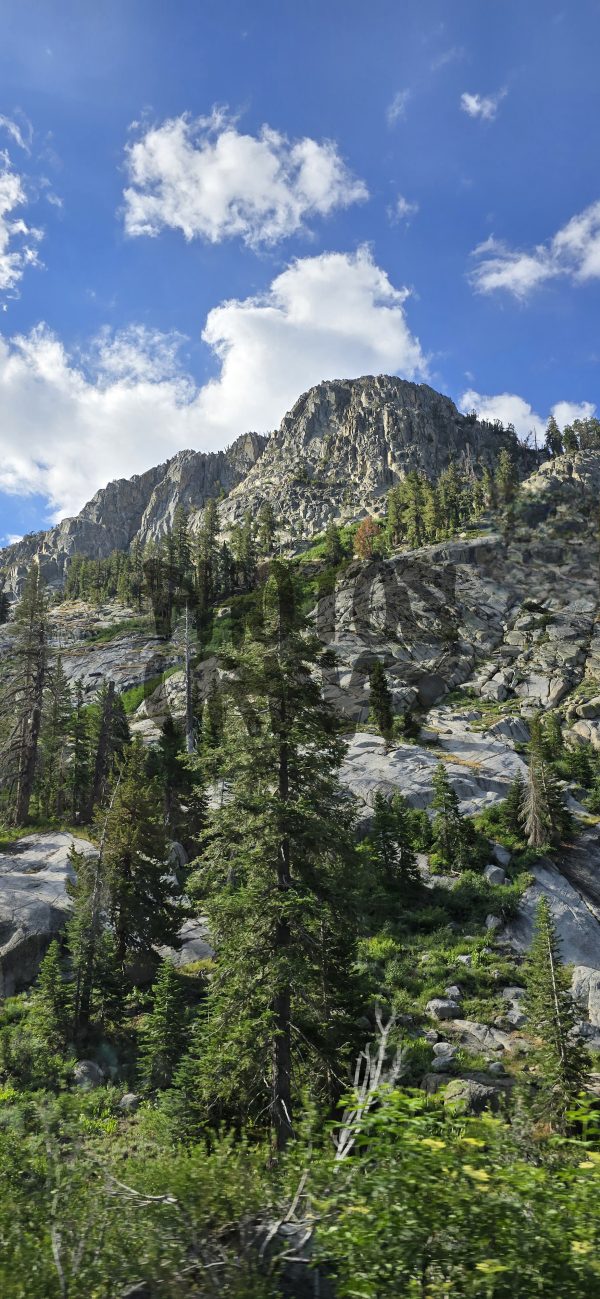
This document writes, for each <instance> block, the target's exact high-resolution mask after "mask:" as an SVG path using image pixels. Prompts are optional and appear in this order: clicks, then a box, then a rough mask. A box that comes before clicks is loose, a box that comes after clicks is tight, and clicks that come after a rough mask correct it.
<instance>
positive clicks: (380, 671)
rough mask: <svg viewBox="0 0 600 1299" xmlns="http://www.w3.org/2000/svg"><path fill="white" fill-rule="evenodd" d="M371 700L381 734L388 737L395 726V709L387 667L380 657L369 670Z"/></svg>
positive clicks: (372, 710)
mask: <svg viewBox="0 0 600 1299" xmlns="http://www.w3.org/2000/svg"><path fill="white" fill-rule="evenodd" d="M369 701H370V705H371V712H372V714H373V717H374V718H375V721H376V723H377V726H378V727H379V730H380V732H381V734H382V735H383V736H384V737H385V738H386V739H388V738H389V736H390V735H391V733H392V729H393V726H394V709H393V704H392V694H391V691H390V688H389V686H388V683H387V677H386V674H385V668H384V666H383V663H381V662H380V661H379V659H377V660H376V662H375V663H374V664H373V666H372V668H371V669H370V671H369Z"/></svg>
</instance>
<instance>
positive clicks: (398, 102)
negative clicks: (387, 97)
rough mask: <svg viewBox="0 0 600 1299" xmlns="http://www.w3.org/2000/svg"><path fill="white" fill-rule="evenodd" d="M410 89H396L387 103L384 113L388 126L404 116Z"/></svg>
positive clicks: (393, 124)
mask: <svg viewBox="0 0 600 1299" xmlns="http://www.w3.org/2000/svg"><path fill="white" fill-rule="evenodd" d="M410 96H411V92H410V90H397V91H396V94H395V95H394V98H393V99H392V101H391V103H390V104H388V106H387V108H386V110H385V115H386V118H387V123H388V126H395V125H396V122H399V121H400V120H401V118H403V117H406V108H407V105H408V101H409V99H410Z"/></svg>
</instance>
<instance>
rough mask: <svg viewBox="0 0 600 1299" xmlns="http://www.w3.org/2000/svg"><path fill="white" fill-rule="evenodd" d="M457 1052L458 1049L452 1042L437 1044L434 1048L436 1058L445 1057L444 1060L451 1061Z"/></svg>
mask: <svg viewBox="0 0 600 1299" xmlns="http://www.w3.org/2000/svg"><path fill="white" fill-rule="evenodd" d="M456 1050H457V1048H456V1047H455V1046H453V1045H452V1042H436V1043H435V1046H434V1048H433V1054H434V1056H436V1057H443V1058H444V1059H447V1060H451V1059H452V1057H453V1056H455V1055H456Z"/></svg>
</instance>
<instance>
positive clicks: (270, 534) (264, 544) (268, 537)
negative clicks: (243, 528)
mask: <svg viewBox="0 0 600 1299" xmlns="http://www.w3.org/2000/svg"><path fill="white" fill-rule="evenodd" d="M276 536H277V520H276V518H275V512H274V510H273V506H272V505H271V502H270V501H265V502H264V504H263V505H261V507H260V510H259V511H258V538H257V541H258V553H259V554H260V555H272V554H273V551H274V549H275V538H276Z"/></svg>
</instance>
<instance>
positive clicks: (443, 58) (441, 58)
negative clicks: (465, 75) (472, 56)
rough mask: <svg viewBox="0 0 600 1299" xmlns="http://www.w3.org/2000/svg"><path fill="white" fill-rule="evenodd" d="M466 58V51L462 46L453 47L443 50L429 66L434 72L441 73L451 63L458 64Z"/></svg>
mask: <svg viewBox="0 0 600 1299" xmlns="http://www.w3.org/2000/svg"><path fill="white" fill-rule="evenodd" d="M464 57H465V51H464V49H463V47H462V45H452V46H451V47H450V49H448V50H442V51H441V53H440V54H438V55H437V57H436V58H435V59H432V60H431V63H430V65H429V66H430V68H431V71H432V72H441V69H442V68H446V67H447V66H448V64H449V63H458V61H459V60H460V59H464Z"/></svg>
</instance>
